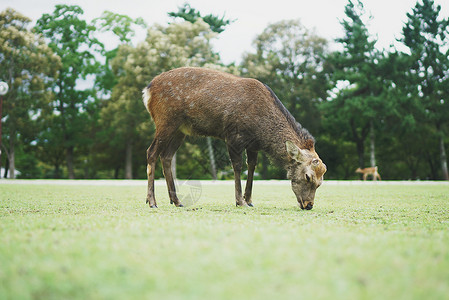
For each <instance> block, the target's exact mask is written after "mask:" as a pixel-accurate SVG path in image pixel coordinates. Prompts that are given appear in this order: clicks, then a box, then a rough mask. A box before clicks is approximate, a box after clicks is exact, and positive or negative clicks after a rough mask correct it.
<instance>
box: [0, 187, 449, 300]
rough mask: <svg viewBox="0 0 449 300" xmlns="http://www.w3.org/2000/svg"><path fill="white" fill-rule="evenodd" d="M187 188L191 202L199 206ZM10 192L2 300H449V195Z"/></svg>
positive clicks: (0, 223)
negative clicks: (154, 204)
mask: <svg viewBox="0 0 449 300" xmlns="http://www.w3.org/2000/svg"><path fill="white" fill-rule="evenodd" d="M190 189H191V188H190V187H189V186H188V185H183V186H181V194H185V195H187V194H189V193H190ZM145 190H146V188H145V183H144V182H143V181H142V185H141V186H136V185H134V186H81V185H79V186H78V185H45V184H44V185H36V184H3V183H1V184H0V199H1V200H0V299H181V298H182V299H200V298H201V299H300V298H302V299H447V297H448V295H449V185H447V184H446V185H444V184H440V185H423V184H419V185H388V184H381V185H378V184H377V185H371V184H369V185H352V184H337V185H330V184H328V185H324V186H323V187H321V188H320V189H319V190H318V192H317V198H316V201H315V207H314V209H313V210H311V211H301V210H300V209H299V208H298V206H297V204H296V200H295V198H294V195H293V192H292V191H291V189H290V187H289V186H288V185H267V184H264V183H262V182H256V183H255V187H254V203H255V205H256V207H254V208H237V207H235V206H234V203H235V202H234V200H233V194H234V188H233V186H232V185H229V184H221V185H204V184H203V185H202V186H201V189H200V191H201V197H200V199H199V201H198V202H196V203H195V204H194V205H192V206H189V207H186V208H175V207H173V206H170V205H169V204H168V195H167V191H166V189H165V187H164V186H156V194H157V195H156V196H157V200H158V205H159V209H153V210H150V209H149V208H148V207H147V206H146V205H145V202H144V198H145Z"/></svg>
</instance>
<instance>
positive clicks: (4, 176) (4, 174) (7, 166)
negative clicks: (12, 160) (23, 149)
mask: <svg viewBox="0 0 449 300" xmlns="http://www.w3.org/2000/svg"><path fill="white" fill-rule="evenodd" d="M6 160H7V163H6V164H5V172H4V173H3V178H8V172H9V159H8V158H6Z"/></svg>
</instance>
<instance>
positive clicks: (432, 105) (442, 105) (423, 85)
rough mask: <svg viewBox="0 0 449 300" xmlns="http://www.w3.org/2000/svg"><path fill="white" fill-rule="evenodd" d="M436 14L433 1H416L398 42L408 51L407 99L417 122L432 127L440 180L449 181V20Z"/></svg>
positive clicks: (436, 6)
mask: <svg viewBox="0 0 449 300" xmlns="http://www.w3.org/2000/svg"><path fill="white" fill-rule="evenodd" d="M440 11H441V6H439V5H435V3H434V1H433V0H423V1H422V2H417V3H416V5H415V7H414V8H413V10H412V13H408V14H407V22H406V23H405V25H404V27H403V29H402V33H403V38H402V42H403V43H404V45H405V46H407V47H408V49H409V51H410V54H409V56H408V62H409V68H408V70H407V72H406V78H407V80H408V85H409V86H411V87H412V89H411V90H410V93H411V98H417V99H419V104H420V108H421V115H422V116H423V118H422V119H421V120H420V121H421V122H422V123H423V124H426V123H427V124H430V125H431V126H433V127H434V133H433V135H434V138H435V139H437V140H439V146H438V144H436V145H437V148H440V153H439V154H440V159H441V163H440V164H441V169H442V174H443V178H444V179H446V180H449V174H448V168H447V159H446V153H445V147H444V137H445V136H447V129H448V125H449V122H448V117H447V116H448V115H449V101H448V100H447V99H448V96H449V93H448V88H449V78H448V74H449V57H448V56H449V49H448V48H447V45H448V43H449V18H448V19H441V18H440V17H439V14H440Z"/></svg>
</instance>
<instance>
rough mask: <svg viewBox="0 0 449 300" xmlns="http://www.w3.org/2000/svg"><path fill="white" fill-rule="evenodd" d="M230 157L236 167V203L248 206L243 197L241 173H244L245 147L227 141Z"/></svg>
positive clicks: (233, 166)
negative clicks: (243, 157) (243, 156)
mask: <svg viewBox="0 0 449 300" xmlns="http://www.w3.org/2000/svg"><path fill="white" fill-rule="evenodd" d="M227 147H228V152H229V157H230V159H231V163H232V168H233V169H234V181H235V205H236V206H247V204H246V202H245V201H244V200H243V197H242V183H241V181H240V175H241V173H242V164H243V163H242V153H243V148H242V147H240V146H239V145H238V144H231V143H229V142H228V143H227Z"/></svg>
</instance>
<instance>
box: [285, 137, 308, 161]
mask: <svg viewBox="0 0 449 300" xmlns="http://www.w3.org/2000/svg"><path fill="white" fill-rule="evenodd" d="M285 146H286V147H287V154H288V156H289V157H290V158H291V159H293V160H295V161H296V162H302V161H303V160H304V159H303V156H304V155H305V153H304V152H305V150H302V149H301V148H299V147H298V146H296V145H295V144H294V143H293V142H291V141H286V142H285Z"/></svg>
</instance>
